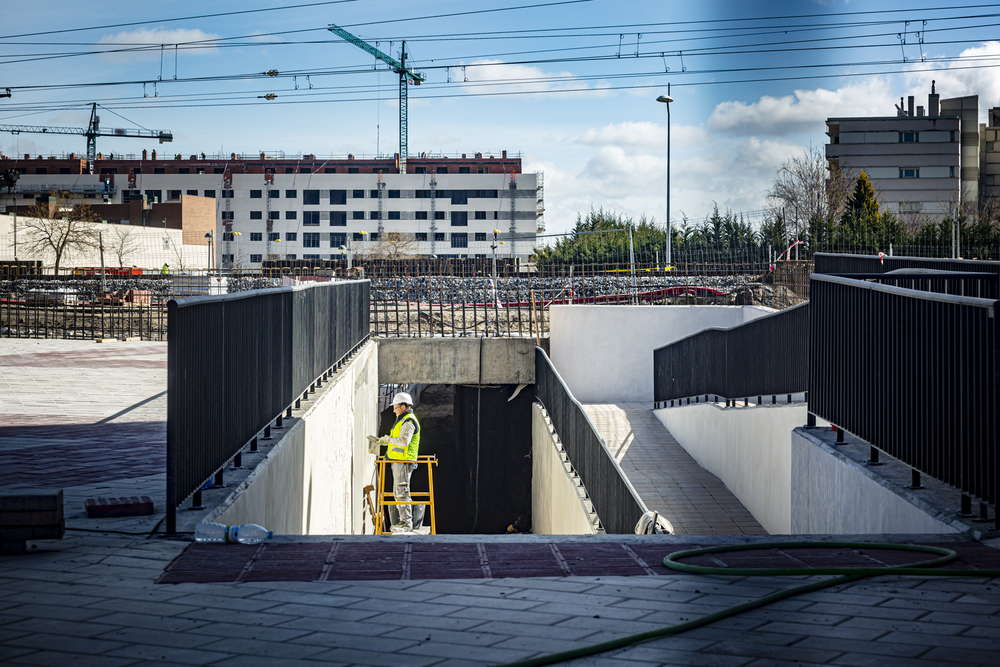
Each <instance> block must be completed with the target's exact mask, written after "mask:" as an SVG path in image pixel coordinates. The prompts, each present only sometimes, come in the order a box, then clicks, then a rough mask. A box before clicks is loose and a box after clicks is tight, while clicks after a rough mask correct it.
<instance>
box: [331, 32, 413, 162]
mask: <svg viewBox="0 0 1000 667" xmlns="http://www.w3.org/2000/svg"><path fill="white" fill-rule="evenodd" d="M328 30H329V31H330V32H332V33H333V34H335V35H339V36H340V37H343V38H344V39H345V40H347V41H348V42H350V43H351V44H353V45H354V46H356V47H358V48H359V49H362V50H363V51H367V52H368V53H370V54H372V55H373V56H375V57H376V58H378V59H379V60H381V61H382V62H384V63H385V64H386V65H388V66H389V68H390V69H391V70H392V71H393V72H395V73H396V74H398V75H399V173H401V174H405V173H406V139H407V130H406V91H407V89H408V87H409V84H410V83H412V84H413V85H415V86H419V85H420V84H422V83H423V82H424V75H423V74H419V73H417V72H414V71H413V70H412V69H407V68H406V41H404V42H403V48H402V50H400V52H399V60H398V61H397V60H395V59H394V58H392V57H390V56H387V55H386V54H384V53H382V52H381V51H379V50H378V49H376V48H375V47H374V46H372V45H371V44H369V43H368V42H366V41H364V40H362V39H361V38H359V37H356V36H355V35H352V34H351V33H349V32H347V31H346V30H344V29H343V28H341V27H340V26H336V25H333V24H330V27H329V28H328Z"/></svg>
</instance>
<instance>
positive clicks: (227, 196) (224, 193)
mask: <svg viewBox="0 0 1000 667" xmlns="http://www.w3.org/2000/svg"><path fill="white" fill-rule="evenodd" d="M222 198H223V199H232V198H233V191H232V190H223V191H222Z"/></svg>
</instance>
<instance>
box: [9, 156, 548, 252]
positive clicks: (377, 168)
mask: <svg viewBox="0 0 1000 667" xmlns="http://www.w3.org/2000/svg"><path fill="white" fill-rule="evenodd" d="M94 166H95V168H94V173H93V174H90V173H89V169H88V168H87V164H86V161H85V160H80V159H77V158H76V156H70V157H69V158H66V159H61V158H37V157H34V158H33V157H31V156H19V157H18V159H10V158H5V159H2V160H0V170H6V169H11V168H13V169H16V170H17V171H18V172H20V173H21V177H20V179H19V181H18V184H17V201H18V204H19V205H22V206H23V205H25V204H31V203H34V202H35V201H36V199H37V198H38V197H43V196H47V195H49V193H51V192H53V191H65V192H69V193H71V194H72V195H73V196H74V197H75V198H79V199H80V200H81V201H87V200H92V201H90V202H89V203H91V204H92V205H94V206H95V207H97V208H98V210H99V211H100V210H101V209H100V208H99V204H100V203H102V202H107V203H110V204H129V203H131V202H134V201H135V200H136V199H142V198H143V197H144V198H145V199H146V201H147V202H154V201H155V202H173V201H180V200H181V198H182V197H184V196H187V195H195V196H199V197H208V198H212V199H214V200H215V210H216V238H217V239H218V242H217V243H216V247H217V262H218V264H219V266H232V265H237V266H256V265H259V264H260V262H261V261H262V260H264V259H267V258H269V257H270V258H274V259H330V258H340V257H343V255H344V254H345V253H346V252H348V251H349V252H353V253H355V254H363V253H366V252H370V251H373V250H375V249H376V248H377V245H378V244H379V243H383V244H384V242H385V241H386V238H387V235H388V234H389V233H391V232H401V233H402V234H403V235H406V236H407V237H409V238H412V241H411V242H410V244H409V246H410V247H409V248H408V249H407V250H408V251H409V252H414V253H416V254H421V255H436V256H438V257H487V256H489V255H490V253H492V252H493V250H492V248H491V247H490V246H491V245H492V241H493V230H499V232H500V235H499V236H500V240H502V241H503V245H500V246H499V247H498V249H497V255H498V256H502V257H511V256H514V257H518V258H521V259H527V258H528V256H529V255H530V254H532V252H533V249H534V247H535V244H536V235H537V233H538V231H539V230H540V229H543V227H542V226H541V225H542V218H541V212H542V210H543V190H542V180H541V174H534V173H528V174H525V173H522V171H521V159H520V157H508V156H507V152H506V151H504V152H503V153H502V154H501V155H499V156H491V155H483V154H481V153H476V154H474V155H472V156H466V155H462V157H460V158H459V157H455V158H444V157H429V156H427V155H425V154H424V155H421V156H418V157H411V158H409V159H408V160H407V171H408V173H406V174H401V173H399V168H398V164H397V161H396V160H394V159H355V157H354V156H347V157H346V158H322V157H319V158H318V157H316V156H315V155H302V156H296V157H294V158H289V157H285V156H283V155H278V156H269V155H267V154H260V155H257V156H253V157H247V156H239V155H235V154H230V155H228V156H218V155H216V156H208V155H205V154H200V155H192V156H190V157H188V158H184V157H183V156H179V155H174V156H171V157H170V158H168V159H164V158H163V157H162V156H157V154H156V152H155V151H153V152H152V153H151V154H147V153H146V151H143V153H142V155H141V156H132V155H128V156H121V155H118V156H115V155H107V156H103V155H99V156H98V160H97V161H96V163H95V165H94ZM12 203H13V202H12V201H11V199H10V198H5V197H4V196H3V195H2V194H0V204H3V205H10V204H12ZM107 211H108V212H109V213H110V212H111V209H107ZM151 224H152V223H151ZM410 235H412V237H411V236H410Z"/></svg>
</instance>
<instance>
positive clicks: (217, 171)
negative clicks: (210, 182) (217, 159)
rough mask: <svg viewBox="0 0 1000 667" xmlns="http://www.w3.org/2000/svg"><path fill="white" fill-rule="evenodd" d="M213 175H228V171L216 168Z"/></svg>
mask: <svg viewBox="0 0 1000 667" xmlns="http://www.w3.org/2000/svg"><path fill="white" fill-rule="evenodd" d="M212 173H215V174H224V173H226V170H225V169H223V168H222V167H216V168H215V169H213V170H212Z"/></svg>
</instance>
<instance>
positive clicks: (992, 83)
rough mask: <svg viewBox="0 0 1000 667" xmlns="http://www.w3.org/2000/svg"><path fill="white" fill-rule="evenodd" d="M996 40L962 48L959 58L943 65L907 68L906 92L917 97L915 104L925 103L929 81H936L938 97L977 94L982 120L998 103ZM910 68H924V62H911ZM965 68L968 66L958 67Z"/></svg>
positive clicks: (999, 78) (999, 46)
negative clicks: (908, 70) (911, 68)
mask: <svg viewBox="0 0 1000 667" xmlns="http://www.w3.org/2000/svg"><path fill="white" fill-rule="evenodd" d="M998 67H1000V42H995V41H993V42H986V43H985V44H983V45H981V46H976V47H972V48H969V49H965V50H964V51H962V53H961V59H960V60H957V61H954V62H951V63H949V64H948V65H947V66H946V67H942V68H940V69H935V70H931V71H922V72H910V73H909V74H908V75H907V77H906V81H907V85H908V87H909V90H908V91H907V95H914V96H915V97H916V98H917V102H916V104H917V105H920V106H924V107H925V108H926V106H927V94H928V93H930V92H931V81H935V82H936V87H937V92H938V93H939V94H940V95H941V97H942V98H948V97H965V96H966V95H979V114H980V121H982V122H985V121H986V112H987V110H989V109H991V108H992V107H994V106H996V105H997V104H1000V70H998ZM913 68H920V69H926V68H927V64H926V63H914V65H913ZM959 68H968V69H959Z"/></svg>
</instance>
